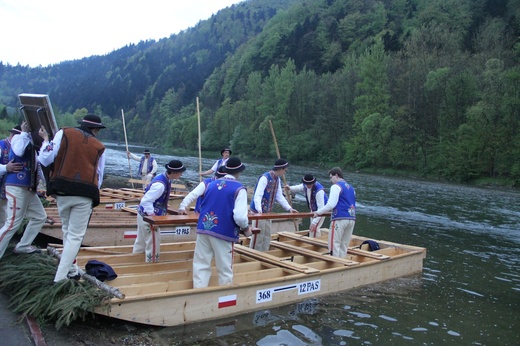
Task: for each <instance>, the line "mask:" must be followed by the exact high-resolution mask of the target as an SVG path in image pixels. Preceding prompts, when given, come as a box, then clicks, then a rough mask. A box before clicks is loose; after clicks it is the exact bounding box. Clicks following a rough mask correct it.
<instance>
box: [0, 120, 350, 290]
mask: <svg viewBox="0 0 520 346" xmlns="http://www.w3.org/2000/svg"><path fill="white" fill-rule="evenodd" d="M79 124H80V126H78V127H75V128H63V129H60V130H59V131H58V132H57V133H56V134H54V137H53V138H49V137H50V136H49V134H48V133H47V131H46V130H45V128H44V127H43V126H42V128H40V129H39V130H38V131H37V132H32V133H31V132H30V128H29V125H28V124H27V123H26V122H23V123H22V124H21V125H20V126H18V127H15V128H13V129H12V130H10V132H11V135H10V136H9V137H8V138H6V139H5V140H3V141H0V149H1V150H2V152H1V154H2V156H1V162H0V163H1V165H0V177H1V181H0V182H1V184H2V186H1V189H0V192H1V195H0V203H1V204H0V206H1V210H0V225H1V226H2V228H1V229H0V258H1V257H2V256H3V254H4V252H5V250H6V248H7V245H8V243H9V241H10V239H11V238H12V236H13V235H14V233H15V232H16V230H17V229H18V228H19V227H20V225H21V223H22V220H23V219H24V218H27V219H28V220H29V222H28V224H27V226H26V229H25V232H24V234H23V236H22V238H21V240H20V242H19V243H18V244H17V245H16V247H15V249H14V252H15V253H17V254H19V253H26V254H28V253H37V252H39V249H37V248H36V247H34V246H32V242H33V241H34V239H35V237H36V235H37V234H38V233H39V231H40V230H41V228H42V226H43V224H44V223H45V220H46V218H47V215H46V213H45V210H44V208H43V205H42V203H41V201H40V199H39V197H38V195H37V193H36V192H37V183H38V181H39V176H40V175H41V168H40V165H43V166H45V167H48V168H50V171H51V174H50V179H49V181H48V182H47V194H48V195H53V196H56V202H57V206H58V212H59V215H60V218H61V220H62V225H63V226H62V231H63V246H64V247H63V252H62V255H61V259H60V262H59V265H58V269H57V271H56V275H55V278H54V282H59V281H61V280H64V279H67V278H77V277H78V273H79V268H78V267H77V265H76V263H75V258H76V255H77V253H78V251H79V248H80V246H81V242H82V240H83V237H84V235H85V232H86V230H87V225H88V222H89V219H90V215H91V213H92V208H94V207H95V206H97V205H98V204H99V202H100V195H99V189H100V187H101V184H102V182H103V173H104V166H105V147H104V145H103V144H102V143H101V142H100V141H99V140H97V139H96V135H97V134H98V132H99V131H100V130H101V129H103V128H105V126H104V125H103V124H102V122H101V118H100V117H99V116H97V115H94V114H88V115H86V116H85V117H84V118H83V119H82V120H81V121H80V122H79ZM231 153H232V152H231V150H230V149H229V148H225V149H223V150H222V151H221V155H222V159H220V160H218V161H217V162H216V163H215V165H214V166H213V167H212V168H211V169H210V170H208V171H206V172H203V173H201V174H200V175H201V176H203V175H208V174H211V173H215V175H214V176H213V177H211V178H208V179H205V180H204V181H203V182H201V183H200V184H199V186H198V187H197V188H196V189H194V190H193V191H192V192H191V193H190V194H189V195H188V196H186V198H185V199H184V201H183V202H182V203H181V206H180V209H179V213H180V214H186V208H187V206H188V205H189V204H190V203H191V202H192V201H194V200H197V205H196V211H197V212H198V213H199V218H198V223H197V240H196V246H195V253H194V258H193V285H194V288H202V287H206V286H208V285H209V280H210V276H211V262H212V260H213V258H214V259H215V263H216V266H217V272H218V278H219V285H227V284H231V283H232V282H233V246H234V244H235V243H236V242H238V240H239V235H240V234H244V235H245V236H247V237H252V239H251V242H250V247H251V248H253V249H255V250H258V251H267V250H269V246H270V241H271V221H270V220H261V221H254V222H252V226H250V225H249V217H248V215H250V214H251V213H254V214H261V213H270V212H272V209H273V206H274V204H275V202H277V203H278V204H280V206H281V207H282V208H283V209H285V210H286V211H288V212H291V213H296V212H298V211H297V210H296V209H294V208H293V207H292V206H291V204H290V203H289V202H288V201H287V199H286V197H285V196H284V194H283V192H282V181H281V177H283V176H284V175H285V173H286V172H287V169H288V167H289V163H288V162H287V160H285V159H278V160H276V161H275V163H274V165H273V167H272V169H271V170H269V171H268V172H265V173H264V174H262V175H261V176H260V177H259V179H258V181H257V184H256V186H255V191H254V195H253V198H252V200H251V203H250V204H249V205H248V203H247V191H246V188H245V187H244V185H243V184H242V183H240V182H239V181H238V178H239V176H240V174H241V172H243V171H244V170H245V168H246V166H245V165H244V164H243V163H242V162H241V161H240V159H239V158H237V157H230V155H231ZM127 154H128V156H129V157H132V158H134V157H133V156H132V155H133V154H131V153H130V152H127ZM144 154H145V155H144V157H143V158H141V159H139V160H140V173H141V174H142V176H143V177H144V178H145V179H147V180H149V181H150V182H149V183H148V184H147V185H146V188H145V194H144V196H143V197H142V199H141V201H140V204H139V207H138V215H137V224H138V234H137V239H136V241H135V244H134V248H133V252H134V253H144V254H145V260H146V261H147V262H157V261H159V256H160V250H159V249H160V231H159V229H158V228H156V227H153V226H152V225H150V224H149V223H148V222H145V220H144V217H146V216H151V215H164V214H166V211H167V209H168V201H169V196H170V191H171V183H172V180H174V179H179V178H180V177H181V176H182V173H183V172H184V171H185V170H186V167H185V166H184V164H183V163H182V162H181V161H179V160H171V161H170V162H168V163H167V164H166V165H165V169H166V171H165V172H164V173H162V174H158V175H157V173H156V172H157V161H156V160H155V159H154V158H153V157H151V155H150V152H149V151H145V153H144ZM134 156H135V155H134ZM134 159H136V158H134ZM329 178H330V181H331V183H332V184H333V185H332V187H331V189H330V196H328V197H327V195H326V193H325V189H324V187H323V185H322V184H321V183H319V182H318V181H317V180H316V178H315V177H314V176H312V175H310V174H306V175H305V176H304V177H303V178H302V181H301V184H298V185H294V186H284V187H283V189H285V191H286V193H288V194H290V193H298V192H299V193H303V194H304V196H305V198H306V201H307V205H308V207H309V209H310V210H311V211H312V212H314V215H313V218H312V219H311V223H310V227H309V236H310V237H319V236H320V228H321V226H322V224H323V221H324V216H323V215H324V214H327V213H329V212H331V227H330V232H329V250H330V254H331V255H333V256H338V257H345V256H346V254H347V248H348V244H349V242H350V237H351V236H352V231H353V228H354V223H355V219H356V213H355V212H356V198H355V191H354V188H353V187H352V186H351V185H349V184H348V183H347V182H346V181H345V180H344V177H343V172H342V171H341V169H340V168H338V167H335V168H333V169H331V170H330V171H329ZM252 229H260V232H259V233H258V232H252ZM253 233H255V234H253Z"/></svg>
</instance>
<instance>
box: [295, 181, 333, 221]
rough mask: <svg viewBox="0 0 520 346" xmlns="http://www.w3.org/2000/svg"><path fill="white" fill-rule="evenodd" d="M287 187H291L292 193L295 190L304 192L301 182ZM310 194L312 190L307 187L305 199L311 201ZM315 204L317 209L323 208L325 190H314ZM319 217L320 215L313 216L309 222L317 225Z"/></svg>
mask: <svg viewBox="0 0 520 346" xmlns="http://www.w3.org/2000/svg"><path fill="white" fill-rule="evenodd" d="M289 189H291V192H294V193H297V192H300V193H304V192H305V189H304V185H303V183H301V184H299V185H293V186H289ZM311 196H312V190H311V189H307V200H308V201H309V202H310V201H311ZM316 205H317V206H318V209H320V208H323V206H324V205H325V190H323V189H322V190H320V191H318V192H316ZM311 211H312V210H311ZM320 219H321V216H318V217H315V218H313V219H312V221H311V222H312V223H313V224H315V225H317V224H318V222H320Z"/></svg>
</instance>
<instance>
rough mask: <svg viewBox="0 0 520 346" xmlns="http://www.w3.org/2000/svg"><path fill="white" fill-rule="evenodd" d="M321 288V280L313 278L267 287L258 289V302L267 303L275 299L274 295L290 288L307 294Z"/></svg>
mask: <svg viewBox="0 0 520 346" xmlns="http://www.w3.org/2000/svg"><path fill="white" fill-rule="evenodd" d="M320 288H321V280H319V279H318V280H312V281H306V282H301V283H299V284H292V285H287V286H280V287H275V288H267V289H264V290H258V291H256V303H257V304H260V303H265V302H270V301H272V300H273V296H274V295H275V294H276V293H279V292H284V291H288V290H294V289H296V290H298V294H299V295H300V294H307V293H312V292H318V291H319V290H320Z"/></svg>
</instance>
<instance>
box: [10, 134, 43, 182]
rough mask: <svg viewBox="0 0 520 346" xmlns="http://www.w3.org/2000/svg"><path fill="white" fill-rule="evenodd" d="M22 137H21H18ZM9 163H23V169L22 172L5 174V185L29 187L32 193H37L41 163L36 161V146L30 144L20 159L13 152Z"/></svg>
mask: <svg viewBox="0 0 520 346" xmlns="http://www.w3.org/2000/svg"><path fill="white" fill-rule="evenodd" d="M18 136H21V135H18ZM8 160H9V161H11V160H14V162H18V163H21V164H22V166H23V168H22V170H21V171H20V172H18V173H15V172H12V173H6V174H5V185H13V186H23V187H27V188H28V189H30V190H31V191H36V187H37V186H38V180H39V179H38V171H39V169H38V167H39V163H38V162H37V161H36V151H35V147H34V144H32V143H29V144H27V147H25V152H24V153H23V155H22V156H21V157H20V156H18V155H15V153H13V151H12V150H11V151H10V152H9V159H8Z"/></svg>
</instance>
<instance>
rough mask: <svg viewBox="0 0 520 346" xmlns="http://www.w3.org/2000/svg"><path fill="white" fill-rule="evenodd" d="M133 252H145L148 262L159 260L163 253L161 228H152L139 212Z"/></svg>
mask: <svg viewBox="0 0 520 346" xmlns="http://www.w3.org/2000/svg"><path fill="white" fill-rule="evenodd" d="M132 252H133V253H143V252H144V253H145V261H146V262H159V256H160V254H161V230H160V228H159V227H153V228H152V226H151V225H150V224H149V223H148V222H146V221H144V219H143V217H142V216H141V215H139V214H137V238H135V242H134V248H133V250H132Z"/></svg>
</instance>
